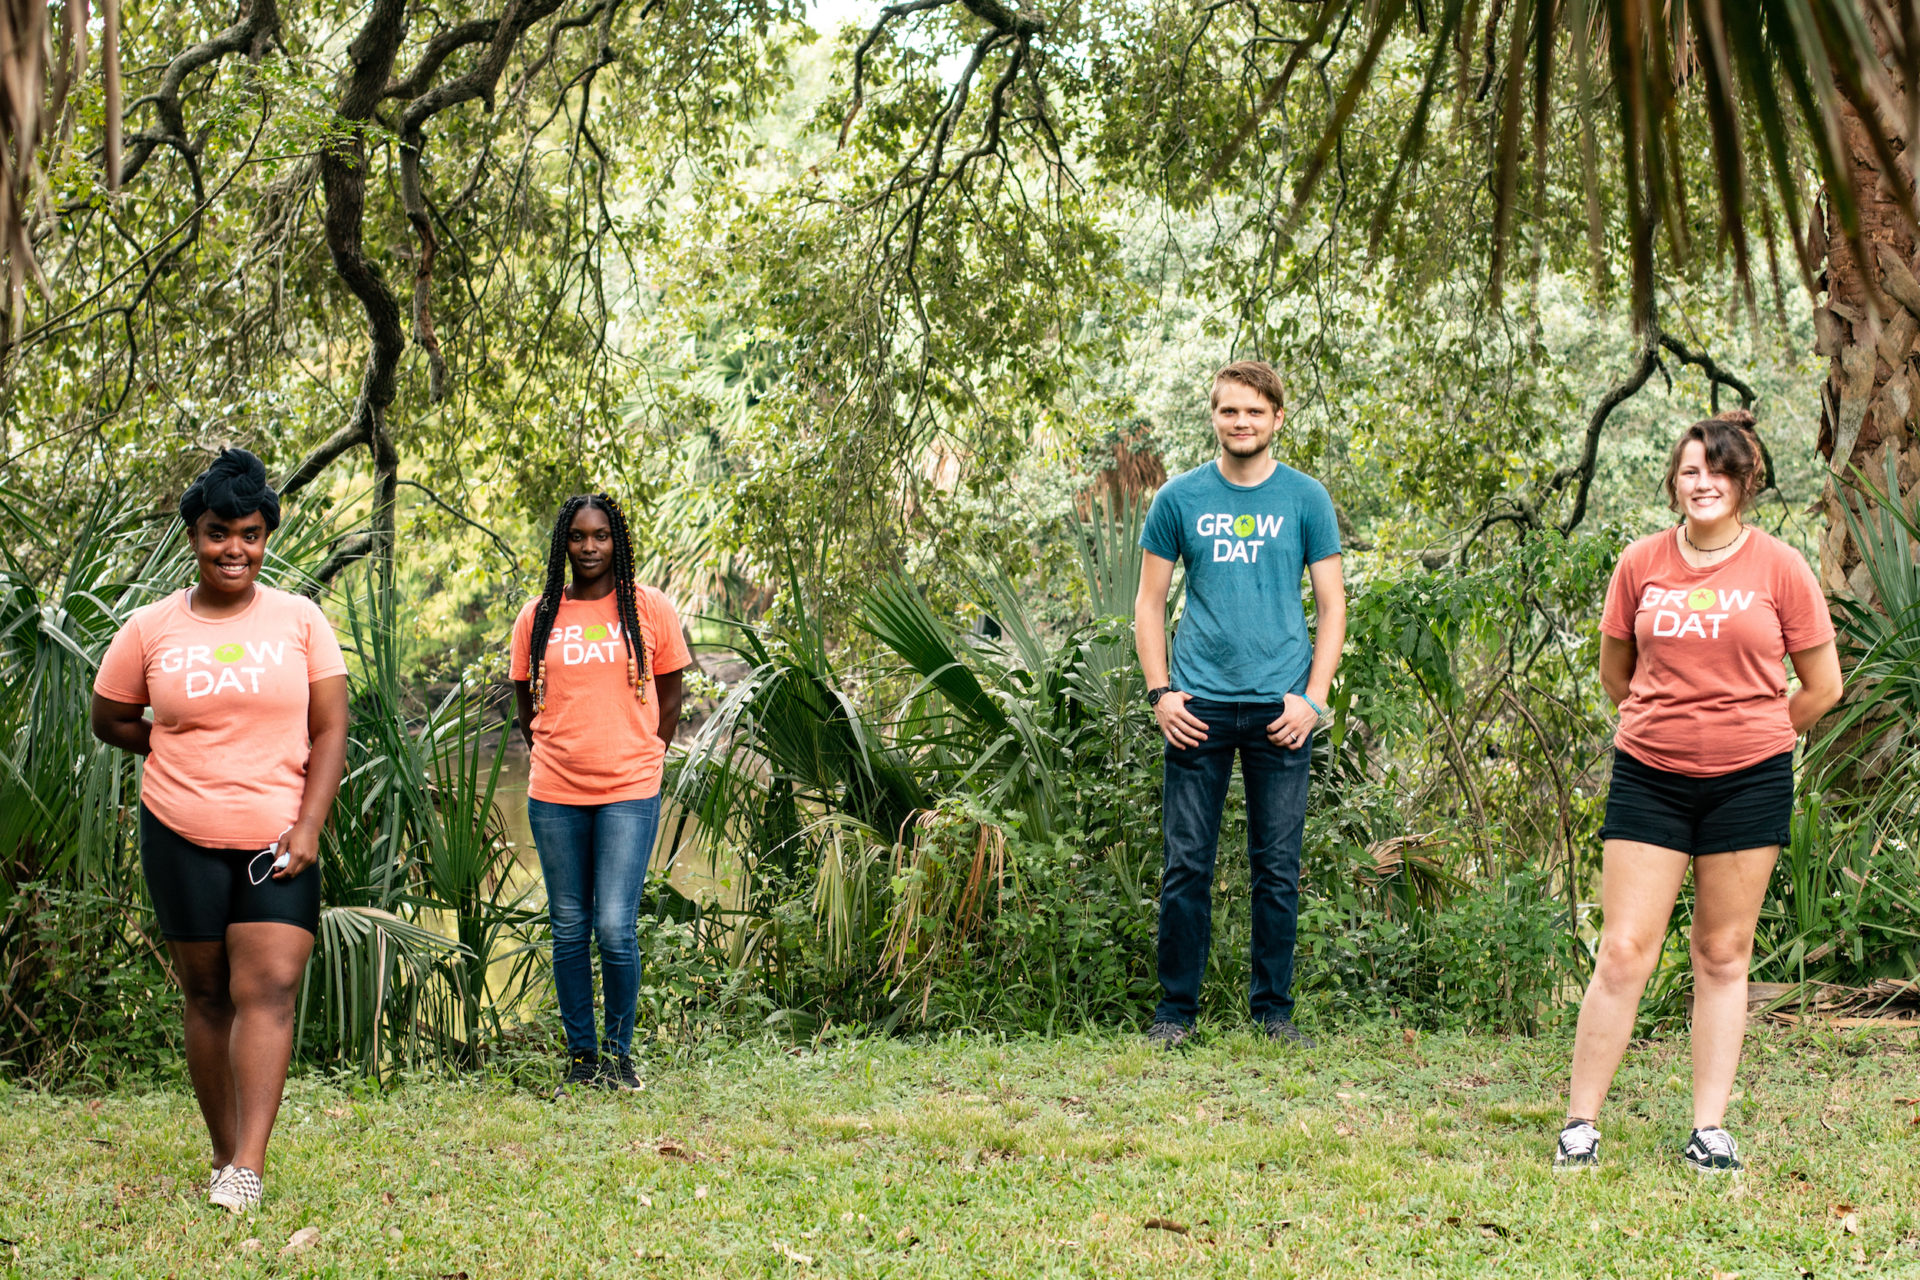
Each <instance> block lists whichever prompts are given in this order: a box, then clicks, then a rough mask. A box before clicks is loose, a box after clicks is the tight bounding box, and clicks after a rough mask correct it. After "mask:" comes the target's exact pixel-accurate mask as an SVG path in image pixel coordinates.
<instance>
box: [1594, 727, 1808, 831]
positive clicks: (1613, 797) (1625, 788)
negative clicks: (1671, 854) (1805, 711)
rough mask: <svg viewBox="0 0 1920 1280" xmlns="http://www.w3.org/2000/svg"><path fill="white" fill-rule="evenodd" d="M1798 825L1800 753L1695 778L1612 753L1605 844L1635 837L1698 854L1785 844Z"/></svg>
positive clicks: (1784, 754) (1618, 752) (1604, 825)
mask: <svg viewBox="0 0 1920 1280" xmlns="http://www.w3.org/2000/svg"><path fill="white" fill-rule="evenodd" d="M1792 827H1793V752H1791V751H1783V752H1781V753H1780V754H1779V755H1777V756H1774V757H1772V758H1770V759H1767V760H1762V761H1761V762H1760V763H1759V764H1753V765H1748V766H1747V767H1746V768H1744V769H1736V770H1734V771H1733V772H1732V773H1723V774H1721V775H1720V776H1719V777H1717V778H1690V777H1688V776H1687V775H1686V774H1684V773H1669V772H1667V771H1666V770H1665V769H1656V768H1654V767H1653V766H1652V765H1650V764H1646V763H1644V762H1642V761H1639V760H1636V759H1634V758H1633V757H1632V756H1630V755H1628V754H1627V753H1626V752H1624V751H1622V750H1620V748H1618V747H1615V748H1614V749H1613V786H1612V787H1611V788H1610V789H1609V790H1608V792H1607V818H1606V822H1605V823H1604V824H1602V826H1601V828H1600V838H1601V839H1602V840H1636V841H1638V842H1640V843H1641V844H1651V845H1658V846H1659V847H1660V848H1662V849H1677V850H1679V851H1680V852H1681V853H1686V854H1692V855H1693V856H1695V857H1698V856H1699V855H1701V854H1703V853H1731V852H1733V851H1734V850H1736V849H1759V848H1763V847H1765V846H1766V845H1773V844H1777V845H1784V844H1786V843H1787V841H1788V839H1789V838H1790V837H1791V834H1792Z"/></svg>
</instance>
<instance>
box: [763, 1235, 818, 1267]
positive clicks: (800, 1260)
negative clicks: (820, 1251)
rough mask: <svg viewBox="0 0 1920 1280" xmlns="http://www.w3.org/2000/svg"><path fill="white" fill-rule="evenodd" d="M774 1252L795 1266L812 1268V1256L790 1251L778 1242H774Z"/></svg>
mask: <svg viewBox="0 0 1920 1280" xmlns="http://www.w3.org/2000/svg"><path fill="white" fill-rule="evenodd" d="M773 1251H774V1252H775V1253H777V1254H779V1255H780V1256H781V1257H783V1258H785V1259H786V1260H787V1261H788V1262H791V1263H793V1264H794V1265H795V1266H799V1267H810V1266H812V1265H813V1255H812V1254H810V1253H800V1252H798V1251H797V1250H794V1249H789V1248H787V1246H785V1245H784V1244H781V1243H780V1242H779V1241H778V1240H775V1241H774V1242H773Z"/></svg>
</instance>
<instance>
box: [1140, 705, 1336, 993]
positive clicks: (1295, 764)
mask: <svg viewBox="0 0 1920 1280" xmlns="http://www.w3.org/2000/svg"><path fill="white" fill-rule="evenodd" d="M1187 710H1188V711H1190V712H1192V713H1193V715H1194V716H1195V717H1196V718H1197V719H1199V720H1201V721H1202V722H1204V723H1205V724H1206V726H1207V737H1206V741H1204V742H1202V743H1200V744H1199V745H1198V746H1195V747H1185V748H1182V747H1175V746H1173V745H1171V744H1169V745H1168V746H1167V749H1166V783H1165V789H1164V791H1163V793H1162V801H1161V823H1162V831H1163V833H1164V837H1165V841H1166V854H1165V861H1164V863H1163V870H1162V874H1161V879H1160V990H1161V999H1160V1006H1159V1008H1157V1009H1156V1010H1154V1015H1153V1017H1154V1021H1156V1022H1178V1023H1181V1024H1183V1025H1186V1026H1191V1025H1193V1020H1194V1018H1195V1016H1196V1015H1197V1014H1198V1013H1199V1011H1200V980H1201V978H1202V977H1203V976H1205V974H1206V971H1207V948H1208V946H1209V945H1210V944H1211V943H1212V941H1213V865H1214V859H1215V857H1216V855H1217V854H1218V852H1219V849H1220V812H1221V809H1222V808H1223V807H1224V806H1225V804H1226V799H1227V780H1228V778H1229V777H1230V776H1231V775H1232V773H1233V757H1234V754H1235V753H1236V752H1238V753H1239V756H1240V774H1241V777H1242V779H1243V780H1244V781H1245V782H1246V789H1247V863H1248V866H1249V869H1250V870H1251V872H1252V881H1253V906H1252V916H1253V981H1252V983H1251V987H1252V991H1251V1002H1252V1006H1253V1020H1254V1021H1255V1022H1256V1023H1263V1024H1264V1023H1266V1022H1270V1021H1272V1020H1273V1019H1275V1018H1292V1016H1293V940H1294V928H1295V925H1296V923H1297V922H1298V920H1299V915H1300V838H1301V834H1302V832H1303V831H1304V829H1305V827H1306V820H1307V765H1308V761H1309V760H1310V758H1311V756H1312V751H1313V737H1312V735H1311V734H1309V735H1308V737H1307V740H1306V741H1305V742H1303V743H1301V744H1300V745H1299V746H1298V747H1295V748H1291V749H1289V748H1286V747H1276V746H1274V745H1273V743H1271V742H1269V741H1268V740H1267V726H1268V725H1269V724H1272V723H1273V722H1274V721H1275V720H1277V719H1279V718H1280V711H1281V708H1280V705H1279V704H1278V703H1273V702H1203V701H1201V700H1200V699H1198V698H1194V699H1191V700H1189V701H1188V703H1187Z"/></svg>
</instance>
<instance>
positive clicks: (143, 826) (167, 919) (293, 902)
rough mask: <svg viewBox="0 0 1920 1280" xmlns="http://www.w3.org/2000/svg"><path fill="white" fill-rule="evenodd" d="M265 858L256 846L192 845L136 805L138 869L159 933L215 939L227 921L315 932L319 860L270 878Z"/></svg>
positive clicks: (176, 937)
mask: <svg viewBox="0 0 1920 1280" xmlns="http://www.w3.org/2000/svg"><path fill="white" fill-rule="evenodd" d="M263 847H264V846H263ZM256 858H259V861H257V862H255V861H254V859H256ZM272 861H273V860H272V859H271V858H261V857H260V850H259V849H209V848H207V847H205V846H204V845H197V844H195V843H193V841H191V840H189V839H187V838H186V837H185V836H182V835H180V834H179V833H177V832H175V831H174V830H172V829H171V828H170V827H168V826H167V825H166V824H165V823H163V822H161V821H160V819H158V818H156V817H154V816H153V815H152V814H151V813H149V812H147V806H145V805H144V804H143V805H141V806H140V869H141V870H142V871H144V872H146V876H147V893H148V894H149V895H151V896H152V898H153V914H154V915H155V916H157V917H158V918H159V920H160V932H161V933H162V934H164V935H165V936H166V937H168V938H169V939H171V940H173V941H175V942H218V941H220V940H221V939H223V938H225V937H226V936H227V926H228V925H230V924H259V923H275V924H293V925H299V926H300V927H301V928H302V929H305V930H306V931H307V932H308V933H318V932H319V931H320V866H319V864H318V863H315V864H314V865H313V866H311V867H308V868H307V869H306V870H305V871H302V872H301V873H300V874H299V875H297V876H295V877H293V878H292V879H291V880H276V879H274V878H273V877H272V876H271V875H268V874H267V869H268V866H269V864H270V863H271V862H272ZM250 862H251V863H252V864H253V874H254V875H257V876H262V877H264V878H263V879H262V880H261V881H260V883H259V884H253V883H251V881H250V879H249V877H248V874H247V865H248V863H250Z"/></svg>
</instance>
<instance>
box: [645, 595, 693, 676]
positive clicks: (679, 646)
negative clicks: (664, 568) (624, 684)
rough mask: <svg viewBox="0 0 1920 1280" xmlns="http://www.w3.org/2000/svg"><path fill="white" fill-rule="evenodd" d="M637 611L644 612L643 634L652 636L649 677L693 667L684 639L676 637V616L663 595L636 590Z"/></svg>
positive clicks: (678, 622)
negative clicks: (644, 626)
mask: <svg viewBox="0 0 1920 1280" xmlns="http://www.w3.org/2000/svg"><path fill="white" fill-rule="evenodd" d="M640 607H641V608H642V609H644V610H645V611H646V618H647V630H649V631H651V632H652V633H653V673H654V674H655V675H666V674H670V673H672V672H675V671H683V670H685V669H686V668H688V667H690V666H692V665H693V654H692V653H691V652H690V651H689V650H688V649H687V638H686V637H685V636H684V635H682V634H681V633H680V615H679V614H678V613H675V612H674V609H673V601H671V600H669V599H667V597H666V593H665V592H663V591H657V590H655V589H654V588H652V587H642V588H640Z"/></svg>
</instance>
